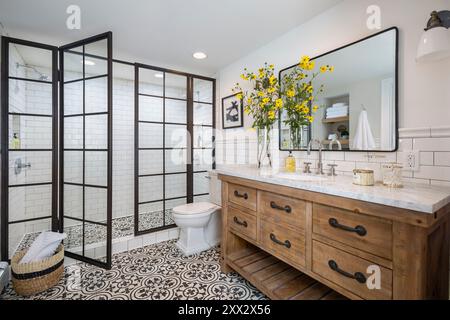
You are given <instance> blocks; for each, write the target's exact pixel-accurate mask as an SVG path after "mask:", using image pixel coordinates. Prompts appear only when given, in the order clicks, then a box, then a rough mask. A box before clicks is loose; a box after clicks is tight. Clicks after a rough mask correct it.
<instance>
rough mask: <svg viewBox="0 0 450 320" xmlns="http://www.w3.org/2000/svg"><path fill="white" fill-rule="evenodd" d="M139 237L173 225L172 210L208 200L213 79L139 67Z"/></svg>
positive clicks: (137, 194)
mask: <svg viewBox="0 0 450 320" xmlns="http://www.w3.org/2000/svg"><path fill="white" fill-rule="evenodd" d="M135 68H136V69H135V70H136V71H135V72H136V73H135V76H136V101H135V106H136V112H135V117H136V123H135V130H136V134H135V139H136V140H135V147H136V150H135V163H136V164H135V168H136V169H135V179H136V180H135V190H136V192H135V217H136V218H135V221H136V223H135V225H134V228H135V234H136V235H140V234H143V233H148V232H152V231H155V230H159V229H162V228H167V227H173V225H174V222H173V219H172V209H173V208H174V207H176V206H179V205H182V204H185V203H191V202H197V201H202V200H203V201H204V200H206V199H205V197H207V196H208V192H209V190H208V181H207V180H206V179H207V170H209V169H211V168H213V167H214V161H213V159H214V148H213V132H212V130H213V126H214V114H215V113H214V105H213V101H214V91H215V90H214V89H215V88H214V85H215V84H214V81H212V80H211V79H209V78H205V77H200V76H195V75H190V74H185V73H182V72H176V71H169V70H164V69H161V68H155V67H151V66H146V65H142V64H136V67H135Z"/></svg>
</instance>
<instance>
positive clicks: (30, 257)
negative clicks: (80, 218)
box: [20, 231, 67, 263]
mask: <svg viewBox="0 0 450 320" xmlns="http://www.w3.org/2000/svg"><path fill="white" fill-rule="evenodd" d="M66 236H67V235H66V234H65V233H57V232H51V231H45V232H42V233H41V234H40V235H38V236H37V238H36V239H35V240H34V241H33V243H32V244H31V246H30V248H29V249H28V251H27V253H26V254H25V256H24V257H23V258H22V260H20V263H29V262H36V261H41V260H44V259H45V258H49V257H51V256H52V255H54V254H55V251H56V249H57V248H58V246H59V245H60V243H61V241H62V240H64V239H65V238H66Z"/></svg>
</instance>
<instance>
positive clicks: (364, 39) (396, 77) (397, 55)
mask: <svg viewBox="0 0 450 320" xmlns="http://www.w3.org/2000/svg"><path fill="white" fill-rule="evenodd" d="M392 30H394V31H395V133H396V137H395V148H394V149H393V150H387V151H386V150H326V151H327V152H370V153H380V152H383V153H389V152H397V151H398V147H399V141H398V140H399V94H398V91H399V90H398V89H399V85H398V82H399V74H398V71H399V29H398V27H391V28H388V29H386V30H383V31H380V32H377V33H375V34H372V35H370V36H368V37H365V38H362V39H360V40H357V41H355V42H352V43H349V44H347V45H344V46H342V47H339V48H337V49H334V50H331V51H328V52H326V53H323V54H321V55H318V56H316V57H314V58H311V60H315V59H318V58H321V57H323V56H326V55H328V54H331V53H334V52H336V51H339V50H342V49H345V48H347V47H350V46H353V45H355V44H358V43H360V42H363V41H366V40H368V39H371V38H374V37H376V36H379V35H381V34H383V33H386V32H389V31H392ZM296 65H297V64H294V65H291V66H289V67H287V68H284V69H282V70H280V72H279V73H278V80H279V83H280V84H281V74H282V73H283V72H284V71H286V70H289V69H291V68H293V67H295V66H296ZM278 147H279V150H280V151H292V152H295V151H306V149H283V148H282V147H281V114H280V117H279V119H278ZM312 151H318V149H312Z"/></svg>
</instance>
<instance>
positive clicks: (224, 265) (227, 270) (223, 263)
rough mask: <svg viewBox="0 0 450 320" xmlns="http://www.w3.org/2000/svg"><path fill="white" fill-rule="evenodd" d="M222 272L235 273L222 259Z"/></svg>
mask: <svg viewBox="0 0 450 320" xmlns="http://www.w3.org/2000/svg"><path fill="white" fill-rule="evenodd" d="M220 271H222V272H223V273H230V272H234V270H233V269H231V267H230V266H229V265H228V264H227V263H226V262H225V260H224V259H220Z"/></svg>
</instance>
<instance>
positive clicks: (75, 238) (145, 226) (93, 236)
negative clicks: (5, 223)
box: [17, 209, 174, 250]
mask: <svg viewBox="0 0 450 320" xmlns="http://www.w3.org/2000/svg"><path fill="white" fill-rule="evenodd" d="M163 220H164V221H163ZM171 224H174V221H173V219H172V209H167V210H166V213H165V215H163V212H162V211H153V212H147V213H142V214H140V215H139V230H150V229H153V228H157V227H161V226H163V225H166V226H167V225H171ZM112 226H113V228H112V230H113V232H112V233H113V234H112V238H113V239H118V238H122V237H126V236H131V235H133V234H134V215H133V216H126V217H120V218H115V219H113V221H112ZM64 232H66V233H67V238H66V240H64V246H65V247H66V248H67V249H70V248H77V247H80V246H81V245H82V236H81V234H82V226H81V225H76V226H72V227H68V228H65V230H64ZM39 234H40V232H36V233H28V234H25V235H24V237H23V239H22V241H21V242H20V244H19V245H18V247H17V248H18V249H17V250H23V249H25V248H28V247H30V245H31V244H32V243H33V241H34V239H36V237H37V236H38V235H39ZM85 235H86V239H85V244H86V245H89V244H93V243H102V242H104V241H105V239H106V227H104V226H101V225H97V224H87V225H86V229H85Z"/></svg>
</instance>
